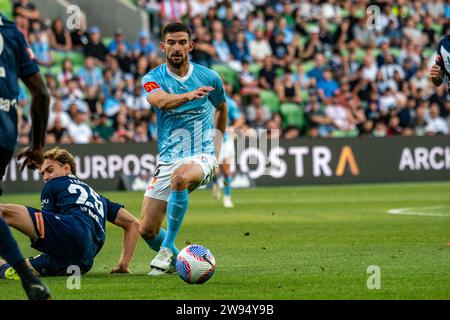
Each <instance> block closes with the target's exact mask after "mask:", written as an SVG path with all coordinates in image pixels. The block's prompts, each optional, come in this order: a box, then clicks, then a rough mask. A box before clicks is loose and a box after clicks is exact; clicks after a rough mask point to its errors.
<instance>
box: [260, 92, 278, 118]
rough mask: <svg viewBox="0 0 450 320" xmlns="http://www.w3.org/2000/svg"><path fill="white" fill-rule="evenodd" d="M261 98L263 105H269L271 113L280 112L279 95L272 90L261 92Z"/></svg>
mask: <svg viewBox="0 0 450 320" xmlns="http://www.w3.org/2000/svg"><path fill="white" fill-rule="evenodd" d="M259 96H260V97H261V100H262V102H263V104H265V105H267V106H268V107H269V109H270V112H271V113H277V112H279V111H280V99H279V98H278V95H277V94H276V93H275V92H273V91H271V90H261V91H260V92H259Z"/></svg>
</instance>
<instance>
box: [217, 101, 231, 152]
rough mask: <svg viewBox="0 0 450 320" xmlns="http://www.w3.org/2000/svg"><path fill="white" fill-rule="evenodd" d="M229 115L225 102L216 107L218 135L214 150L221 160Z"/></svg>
mask: <svg viewBox="0 0 450 320" xmlns="http://www.w3.org/2000/svg"><path fill="white" fill-rule="evenodd" d="M227 114H228V108H227V103H226V102H225V101H224V102H221V103H220V104H219V106H217V107H216V111H215V114H214V119H215V129H216V135H215V136H214V148H215V150H216V157H217V159H219V156H220V151H221V149H222V141H223V135H224V132H225V129H226V128H227ZM219 133H220V134H219Z"/></svg>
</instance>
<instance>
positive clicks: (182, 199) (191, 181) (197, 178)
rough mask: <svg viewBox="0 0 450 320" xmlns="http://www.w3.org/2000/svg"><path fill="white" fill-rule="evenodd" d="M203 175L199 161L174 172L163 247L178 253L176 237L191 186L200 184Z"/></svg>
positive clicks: (187, 164)
mask: <svg viewBox="0 0 450 320" xmlns="http://www.w3.org/2000/svg"><path fill="white" fill-rule="evenodd" d="M203 176H204V174H203V169H202V167H201V166H200V165H199V164H197V163H185V164H182V165H181V166H179V167H178V168H177V169H175V171H174V172H173V174H172V178H171V184H170V188H171V194H170V198H169V202H168V204H167V234H166V237H165V239H164V241H163V243H162V247H165V248H169V249H170V250H172V252H174V253H176V254H177V253H178V252H176V250H175V248H174V246H175V239H176V237H177V234H178V231H179V229H180V227H181V224H182V223H183V218H184V215H185V213H186V211H187V208H188V205H189V188H193V186H197V185H199V184H200V183H201V182H202V180H203Z"/></svg>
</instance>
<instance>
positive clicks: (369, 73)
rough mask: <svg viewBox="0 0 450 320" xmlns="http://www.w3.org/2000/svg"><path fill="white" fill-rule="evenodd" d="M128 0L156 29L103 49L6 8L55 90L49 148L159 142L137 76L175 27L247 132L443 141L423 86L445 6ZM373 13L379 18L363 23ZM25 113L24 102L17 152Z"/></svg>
mask: <svg viewBox="0 0 450 320" xmlns="http://www.w3.org/2000/svg"><path fill="white" fill-rule="evenodd" d="M135 2H136V4H137V5H139V6H140V7H141V8H142V10H147V11H148V12H149V15H150V17H151V22H152V23H151V28H150V30H144V31H142V32H141V33H140V34H139V35H136V38H137V39H127V38H126V37H125V35H124V33H123V30H121V29H117V30H116V33H115V35H114V37H113V38H112V39H106V38H105V37H103V36H102V30H100V28H99V27H97V26H95V25H94V23H93V22H92V21H89V25H88V26H86V25H85V23H84V21H83V23H82V24H81V26H80V28H79V29H76V30H67V29H66V26H65V22H64V21H63V20H62V19H61V18H60V17H55V19H54V20H53V21H51V23H49V22H46V21H43V20H42V19H41V14H40V12H39V11H38V10H37V9H36V6H35V5H34V4H33V2H32V1H28V0H21V1H18V2H16V3H15V4H14V6H13V16H14V19H15V21H16V23H17V25H18V27H19V28H20V29H21V30H22V32H23V33H24V34H25V35H26V37H27V39H28V41H29V43H30V46H31V48H32V50H33V52H34V54H35V55H36V57H37V59H38V61H39V63H40V65H41V67H42V70H43V74H44V75H45V79H46V81H47V85H48V87H49V90H50V92H51V97H52V102H51V115H50V119H49V126H48V133H49V134H48V137H47V143H50V144H51V143H60V144H65V143H102V142H105V141H111V142H122V143H125V142H130V141H131V142H147V141H149V140H156V138H157V135H156V125H155V120H156V119H155V114H154V113H153V112H152V111H151V109H150V106H149V105H148V103H147V102H146V99H145V94H144V92H143V89H142V88H141V78H142V76H143V75H145V74H146V73H147V72H149V71H150V70H151V69H152V68H155V67H156V66H158V65H159V64H161V63H163V62H164V61H163V60H162V58H161V54H160V52H159V42H158V41H159V34H158V32H159V31H160V26H161V25H164V24H166V23H168V22H171V21H178V20H181V21H184V22H185V23H187V24H189V25H190V27H191V29H192V31H193V37H194V41H195V47H194V50H193V52H192V54H191V58H192V61H194V62H196V63H199V64H202V65H206V66H208V67H211V68H213V69H215V70H217V71H218V72H219V73H220V74H221V75H222V77H223V79H224V82H225V83H226V90H227V92H228V94H229V95H230V96H231V97H233V98H234V100H235V101H236V103H237V105H238V106H239V108H240V110H241V111H242V115H243V117H245V125H244V127H243V128H242V129H244V130H247V131H246V132H248V133H249V134H255V133H257V132H258V131H257V130H249V129H251V128H252V129H268V130H269V132H271V133H272V134H281V136H282V137H284V138H288V139H292V138H298V137H304V136H307V137H356V136H369V137H385V136H396V135H403V136H412V135H417V136H423V135H437V134H449V126H450V101H449V100H447V99H446V96H447V89H446V88H445V86H444V85H443V86H441V87H439V88H434V87H433V86H432V85H431V84H430V81H429V80H428V70H429V68H430V66H431V65H432V64H433V63H434V55H435V51H436V47H437V45H438V42H439V39H440V38H441V37H442V36H443V35H445V34H448V33H450V23H449V22H450V5H449V3H448V2H446V1H443V0H427V1H425V0H417V1H410V0H400V1H395V2H394V1H390V0H386V1H378V2H376V1H375V2H373V1H371V2H370V3H369V1H366V0H354V1H352V0H343V1H337V0H327V1H321V0H307V1H305V0H301V1H300V0H296V1H272V0H240V1H227V0H224V1H220V0H161V1H155V0H137V1H135ZM372 3H375V4H376V5H377V7H376V8H379V14H378V15H377V12H376V11H375V13H369V14H367V13H366V10H367V8H368V6H369V4H372ZM375 10H376V9H375ZM151 39H155V40H154V41H152V40H151ZM61 57H62V58H61ZM28 104H29V99H28V98H27V95H26V94H25V92H23V93H22V94H21V97H20V105H21V106H22V108H20V110H19V111H20V114H21V117H20V118H21V122H22V123H21V125H20V128H21V129H20V138H19V139H20V143H23V144H27V143H28V139H29V131H30V125H29V120H28V112H27V110H28ZM276 129H278V130H276Z"/></svg>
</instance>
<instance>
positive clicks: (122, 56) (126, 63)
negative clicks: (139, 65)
mask: <svg viewBox="0 0 450 320" xmlns="http://www.w3.org/2000/svg"><path fill="white" fill-rule="evenodd" d="M116 59H117V63H118V64H119V67H120V70H122V71H123V72H124V73H126V74H131V72H132V69H133V68H134V64H135V60H133V59H132V58H131V57H130V55H129V54H127V50H126V47H125V44H123V43H121V44H119V47H118V48H117V54H116Z"/></svg>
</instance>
